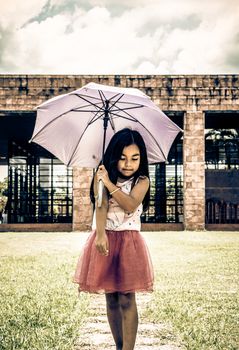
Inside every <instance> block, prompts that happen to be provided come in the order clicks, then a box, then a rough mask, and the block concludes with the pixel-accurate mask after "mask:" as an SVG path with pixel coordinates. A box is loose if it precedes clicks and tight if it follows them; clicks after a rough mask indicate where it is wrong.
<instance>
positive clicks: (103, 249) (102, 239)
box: [95, 233, 109, 256]
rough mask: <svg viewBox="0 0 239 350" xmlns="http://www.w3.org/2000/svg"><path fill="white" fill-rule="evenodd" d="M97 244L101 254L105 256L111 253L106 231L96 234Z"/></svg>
mask: <svg viewBox="0 0 239 350" xmlns="http://www.w3.org/2000/svg"><path fill="white" fill-rule="evenodd" d="M95 246H96V249H97V250H98V252H99V253H100V254H101V255H104V256H108V255H109V241H108V237H107V235H106V234H105V233H104V234H103V235H100V236H99V235H97V234H96V237H95Z"/></svg>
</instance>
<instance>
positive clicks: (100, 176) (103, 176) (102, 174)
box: [96, 164, 110, 187]
mask: <svg viewBox="0 0 239 350" xmlns="http://www.w3.org/2000/svg"><path fill="white" fill-rule="evenodd" d="M96 179H97V181H99V180H102V181H103V183H104V185H105V186H106V187H107V184H108V183H109V182H110V179H109V175H108V171H107V170H106V169H105V167H104V165H103V164H102V165H100V166H99V169H98V170H97V173H96Z"/></svg>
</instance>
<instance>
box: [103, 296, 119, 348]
mask: <svg viewBox="0 0 239 350" xmlns="http://www.w3.org/2000/svg"><path fill="white" fill-rule="evenodd" d="M105 296H106V306H107V317H108V321H109V325H110V329H111V332H112V335H113V338H114V341H115V344H116V349H117V350H122V349H123V335H122V315H121V309H120V305H119V295H118V293H117V292H116V293H107V294H106V295H105Z"/></svg>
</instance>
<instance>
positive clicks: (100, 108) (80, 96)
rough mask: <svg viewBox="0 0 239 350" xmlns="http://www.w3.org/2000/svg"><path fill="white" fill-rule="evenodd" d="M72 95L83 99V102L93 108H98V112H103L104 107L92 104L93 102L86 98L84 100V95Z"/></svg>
mask: <svg viewBox="0 0 239 350" xmlns="http://www.w3.org/2000/svg"><path fill="white" fill-rule="evenodd" d="M72 95H75V96H77V97H79V98H81V99H82V100H83V101H86V102H88V103H89V104H90V105H91V106H94V107H96V108H97V109H98V110H101V111H102V110H103V108H102V107H99V106H97V104H95V103H93V102H91V101H88V100H87V99H86V98H84V97H83V96H82V95H78V94H72Z"/></svg>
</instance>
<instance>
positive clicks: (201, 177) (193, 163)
mask: <svg viewBox="0 0 239 350" xmlns="http://www.w3.org/2000/svg"><path fill="white" fill-rule="evenodd" d="M204 147H205V146H204V113H203V112H202V111H188V112H187V113H185V116H184V140H183V150H184V151H183V164H184V228H185V229H186V230H203V229H204V227H205V165H204V162H205V151H204Z"/></svg>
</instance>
